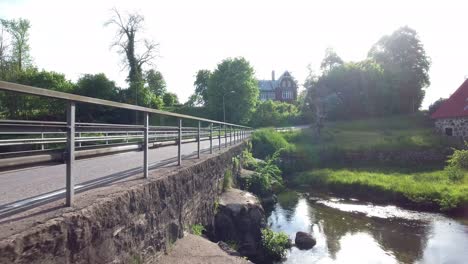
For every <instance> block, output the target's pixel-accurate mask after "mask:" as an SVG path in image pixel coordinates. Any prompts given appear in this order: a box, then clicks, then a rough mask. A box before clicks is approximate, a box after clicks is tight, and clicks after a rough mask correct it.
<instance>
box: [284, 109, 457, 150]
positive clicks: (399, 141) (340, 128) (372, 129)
mask: <svg viewBox="0 0 468 264" xmlns="http://www.w3.org/2000/svg"><path fill="white" fill-rule="evenodd" d="M291 140H293V143H296V144H295V145H297V146H299V147H300V146H305V147H311V146H312V147H313V146H315V147H317V148H320V149H338V150H343V151H357V150H383V151H385V150H419V149H429V148H437V149H441V148H445V147H447V146H453V144H451V142H450V141H449V140H448V139H447V138H445V137H441V136H439V135H437V134H435V133H434V130H433V125H432V121H431V120H429V119H428V117H426V116H424V115H422V114H415V115H407V116H392V117H385V118H374V119H366V120H353V121H339V122H328V123H326V124H325V126H324V128H323V130H322V136H321V139H320V140H317V138H316V136H315V135H314V133H313V131H312V130H311V129H309V130H304V131H303V133H302V135H297V136H295V137H292V138H291Z"/></svg>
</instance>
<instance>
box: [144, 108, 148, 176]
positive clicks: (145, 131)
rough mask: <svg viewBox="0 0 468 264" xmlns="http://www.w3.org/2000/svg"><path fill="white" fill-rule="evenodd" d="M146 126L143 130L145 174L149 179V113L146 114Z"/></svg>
mask: <svg viewBox="0 0 468 264" xmlns="http://www.w3.org/2000/svg"><path fill="white" fill-rule="evenodd" d="M144 119H145V120H144V122H145V128H144V130H143V133H144V136H143V138H144V139H143V140H144V141H143V153H144V154H143V175H144V177H145V179H148V145H149V113H147V112H145V114H144Z"/></svg>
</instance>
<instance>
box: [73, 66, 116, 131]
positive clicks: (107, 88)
mask: <svg viewBox="0 0 468 264" xmlns="http://www.w3.org/2000/svg"><path fill="white" fill-rule="evenodd" d="M75 93H76V94H79V95H84V96H89V97H94V98H99V99H105V100H110V101H118V100H119V94H120V89H119V88H117V86H115V82H113V81H111V80H109V79H108V78H107V77H106V75H105V74H104V73H99V74H85V75H83V76H82V77H81V78H80V79H78V82H77V84H76V89H75ZM113 110H114V109H111V108H108V107H103V106H99V105H92V104H83V105H80V107H78V108H77V119H78V120H79V121H82V122H84V121H87V122H94V121H100V122H115V121H116V120H117V119H118V117H113V113H112V111H113ZM114 113H115V112H114Z"/></svg>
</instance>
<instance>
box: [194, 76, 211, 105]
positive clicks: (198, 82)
mask: <svg viewBox="0 0 468 264" xmlns="http://www.w3.org/2000/svg"><path fill="white" fill-rule="evenodd" d="M210 77H211V72H210V71H209V70H199V71H198V72H197V75H196V78H195V82H194V83H193V85H195V94H194V95H195V96H194V97H193V98H192V99H193V101H194V104H196V105H205V104H206V101H207V89H208V82H209V81H210Z"/></svg>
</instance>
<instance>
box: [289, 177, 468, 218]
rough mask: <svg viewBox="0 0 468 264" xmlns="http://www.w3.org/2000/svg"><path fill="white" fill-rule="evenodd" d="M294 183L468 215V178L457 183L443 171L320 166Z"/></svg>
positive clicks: (418, 207)
mask: <svg viewBox="0 0 468 264" xmlns="http://www.w3.org/2000/svg"><path fill="white" fill-rule="evenodd" d="M292 183H293V184H294V185H301V186H304V185H306V186H312V187H315V188H321V190H326V191H332V192H334V193H338V194H340V195H343V196H348V197H350V196H352V197H359V198H363V199H366V200H369V201H374V202H390V203H395V204H398V205H401V206H404V207H410V208H413V209H420V210H437V211H438V210H440V211H444V212H451V213H460V214H464V215H468V179H467V177H465V178H464V179H463V180H461V181H457V182H454V181H452V180H450V179H449V176H448V175H447V172H446V171H443V170H438V171H429V172H417V173H401V172H395V171H393V172H391V171H386V172H382V171H379V170H369V169H367V170H364V169H356V170H349V169H318V170H311V171H306V172H301V173H298V174H297V175H295V176H294V177H293V179H292Z"/></svg>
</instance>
